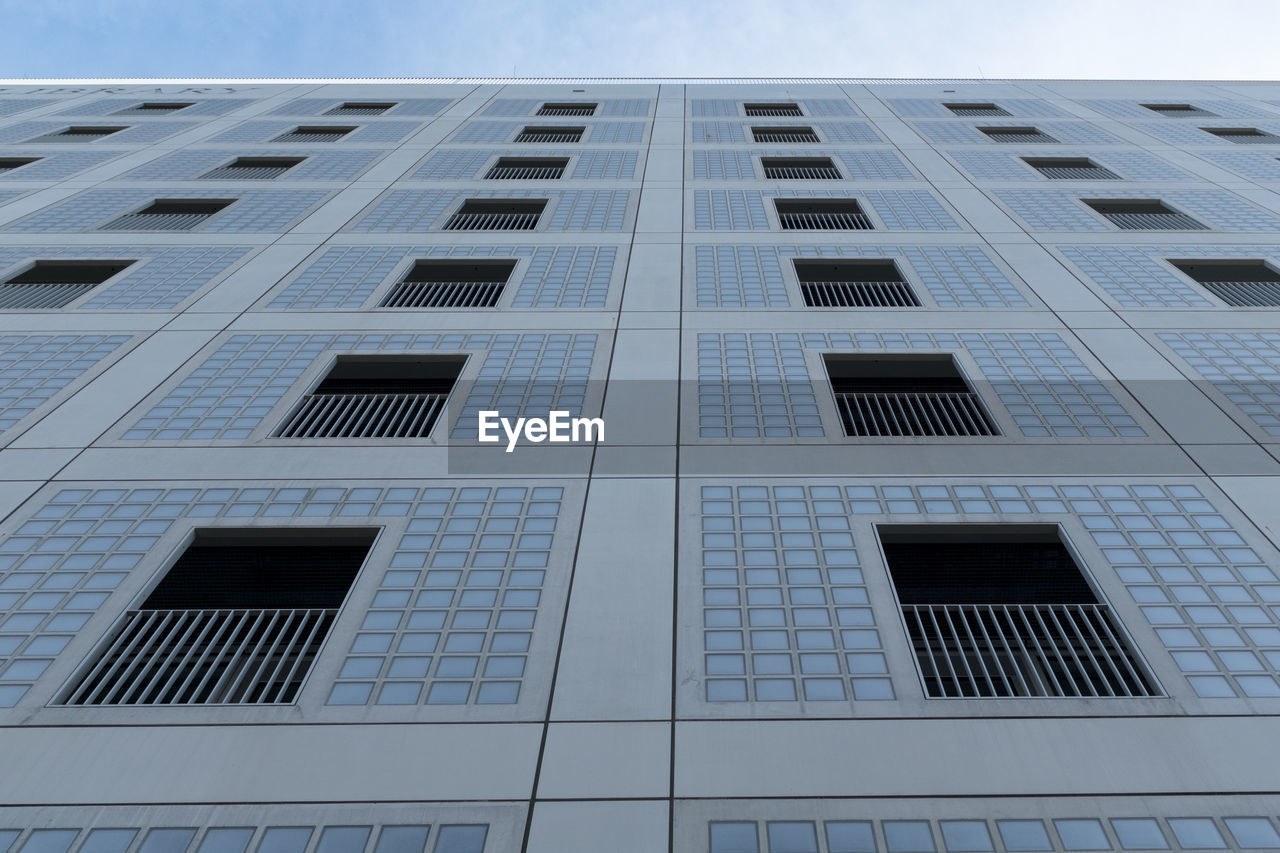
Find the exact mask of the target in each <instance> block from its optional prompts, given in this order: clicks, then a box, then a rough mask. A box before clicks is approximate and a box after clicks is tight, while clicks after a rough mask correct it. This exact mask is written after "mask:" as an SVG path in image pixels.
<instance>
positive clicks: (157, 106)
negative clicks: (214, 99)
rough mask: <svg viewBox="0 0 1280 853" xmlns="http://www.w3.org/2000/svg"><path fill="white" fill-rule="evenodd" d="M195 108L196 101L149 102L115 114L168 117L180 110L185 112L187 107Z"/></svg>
mask: <svg viewBox="0 0 1280 853" xmlns="http://www.w3.org/2000/svg"><path fill="white" fill-rule="evenodd" d="M191 106H195V102H194V101H181V102H177V101H174V102H170V101H147V102H146V103H142V104H137V105H135V106H132V107H127V108H125V109H123V110H120V111H119V112H117V113H115V115H118V116H156V115H168V114H169V113H176V112H178V111H179V110H185V109H186V108H187V107H191Z"/></svg>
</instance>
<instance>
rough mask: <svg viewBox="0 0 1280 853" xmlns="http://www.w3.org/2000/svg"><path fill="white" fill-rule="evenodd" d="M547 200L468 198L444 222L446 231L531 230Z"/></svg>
mask: <svg viewBox="0 0 1280 853" xmlns="http://www.w3.org/2000/svg"><path fill="white" fill-rule="evenodd" d="M546 206H547V201H546V199H531V200H528V201H526V200H524V199H502V198H481V199H467V200H466V201H464V202H463V203H462V207H460V208H458V212H457V213H455V214H453V216H450V217H449V219H448V221H447V222H445V224H444V230H445V231H532V230H533V229H535V228H537V227H538V217H540V216H541V215H542V211H543V209H544V208H546Z"/></svg>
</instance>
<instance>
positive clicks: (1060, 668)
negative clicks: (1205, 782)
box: [880, 526, 1160, 699]
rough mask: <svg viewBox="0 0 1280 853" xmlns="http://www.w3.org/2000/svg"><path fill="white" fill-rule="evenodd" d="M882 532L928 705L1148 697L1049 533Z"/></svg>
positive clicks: (1145, 680)
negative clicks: (986, 700)
mask: <svg viewBox="0 0 1280 853" xmlns="http://www.w3.org/2000/svg"><path fill="white" fill-rule="evenodd" d="M1028 528H1029V529H1027V530H1023V531H1019V532H1012V531H1008V530H1004V531H996V530H994V529H991V528H987V529H986V531H983V530H970V531H963V532H956V533H953V534H945V533H944V534H934V535H930V534H929V532H928V531H925V530H923V529H921V528H913V527H907V528H898V529H895V528H893V527H888V528H881V529H880V537H881V545H882V547H883V549H884V554H885V560H886V562H887V564H888V567H889V574H890V576H891V578H892V579H893V584H894V588H895V589H896V591H897V594H898V600H899V602H900V604H901V607H902V615H903V621H904V622H905V624H906V628H907V635H908V637H909V638H910V641H911V646H912V651H913V652H914V654H915V657H916V662H917V663H918V664H919V666H920V674H921V677H922V679H923V681H924V687H925V694H926V695H927V696H928V697H929V698H933V699H942V698H1016V697H1051V696H1060V697H1080V698H1086V697H1088V698H1115V697H1141V696H1158V695H1160V692H1159V690H1158V689H1157V687H1156V684H1155V681H1154V679H1153V678H1152V677H1151V676H1150V674H1149V673H1148V672H1147V671H1146V668H1145V666H1144V665H1143V664H1142V661H1141V660H1140V659H1139V657H1138V656H1137V655H1136V654H1134V652H1133V651H1132V650H1131V648H1130V645H1129V642H1128V641H1127V637H1126V636H1125V632H1124V628H1123V626H1122V625H1121V624H1120V621H1119V620H1118V619H1117V618H1116V616H1115V615H1114V614H1113V613H1112V611H1111V608H1110V607H1108V606H1107V605H1106V604H1102V603H1100V602H1099V601H1098V598H1097V596H1096V595H1095V594H1094V592H1093V590H1092V589H1091V588H1090V586H1089V584H1088V582H1087V581H1086V580H1085V578H1084V575H1083V574H1082V573H1081V572H1080V569H1079V568H1078V567H1077V566H1076V564H1075V561H1074V560H1073V559H1072V558H1071V554H1070V552H1069V551H1067V549H1066V547H1065V546H1064V545H1063V544H1062V542H1061V541H1060V540H1059V539H1058V538H1057V535H1056V531H1053V530H1045V529H1044V528H1040V527H1032V526H1028Z"/></svg>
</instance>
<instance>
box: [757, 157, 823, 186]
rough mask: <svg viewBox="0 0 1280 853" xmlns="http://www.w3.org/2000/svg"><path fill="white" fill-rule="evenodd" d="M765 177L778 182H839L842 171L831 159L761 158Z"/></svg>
mask: <svg viewBox="0 0 1280 853" xmlns="http://www.w3.org/2000/svg"><path fill="white" fill-rule="evenodd" d="M760 165H761V166H763V167H764V176H765V178H767V179H769V180H778V181H838V180H840V170H839V169H837V168H836V164H835V163H833V162H831V158H830V157H761V158H760Z"/></svg>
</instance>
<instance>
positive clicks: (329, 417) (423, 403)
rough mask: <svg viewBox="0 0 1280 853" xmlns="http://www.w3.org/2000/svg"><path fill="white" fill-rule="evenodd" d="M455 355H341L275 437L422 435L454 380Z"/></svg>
mask: <svg viewBox="0 0 1280 853" xmlns="http://www.w3.org/2000/svg"><path fill="white" fill-rule="evenodd" d="M462 363H463V360H462V359H459V358H433V359H417V360H411V359H392V358H357V357H351V358H341V359H339V360H338V363H337V364H335V365H334V367H333V369H332V370H330V371H329V375H328V376H326V377H325V379H324V381H323V382H321V383H320V385H319V386H318V387H317V388H316V389H315V391H313V392H311V393H310V394H308V395H307V396H306V397H304V398H303V400H302V402H301V404H299V406H298V408H297V410H296V411H295V412H294V413H293V415H292V416H290V418H289V419H288V420H287V421H286V422H285V424H284V426H282V427H281V428H280V430H279V432H277V433H276V435H277V436H279V437H280V438H426V437H427V436H428V435H430V433H431V428H432V427H434V426H435V423H436V421H437V420H439V418H440V414H441V413H442V412H443V411H444V407H445V402H446V401H447V400H448V398H449V392H450V391H451V390H453V385H454V383H455V382H456V381H457V379H458V373H459V372H460V371H461V369H462Z"/></svg>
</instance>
